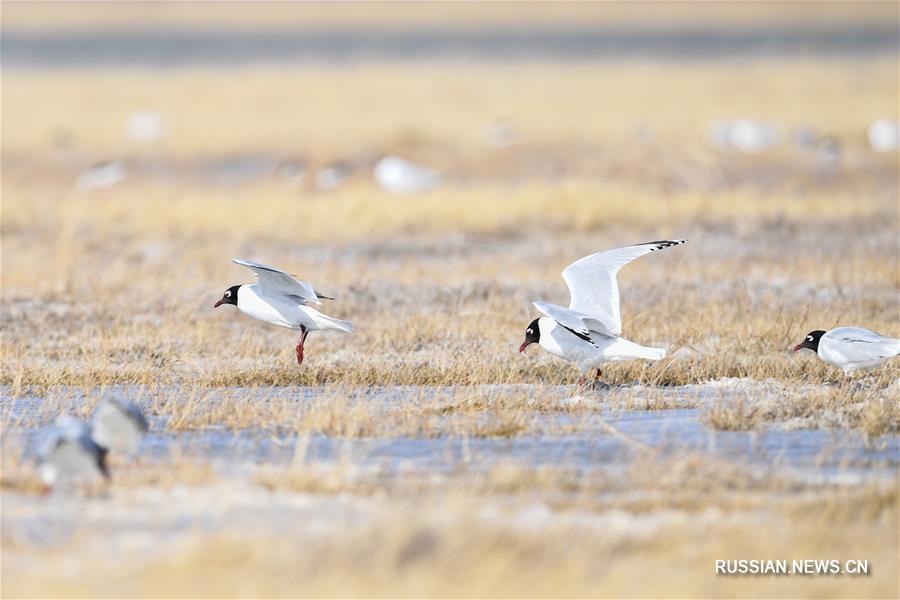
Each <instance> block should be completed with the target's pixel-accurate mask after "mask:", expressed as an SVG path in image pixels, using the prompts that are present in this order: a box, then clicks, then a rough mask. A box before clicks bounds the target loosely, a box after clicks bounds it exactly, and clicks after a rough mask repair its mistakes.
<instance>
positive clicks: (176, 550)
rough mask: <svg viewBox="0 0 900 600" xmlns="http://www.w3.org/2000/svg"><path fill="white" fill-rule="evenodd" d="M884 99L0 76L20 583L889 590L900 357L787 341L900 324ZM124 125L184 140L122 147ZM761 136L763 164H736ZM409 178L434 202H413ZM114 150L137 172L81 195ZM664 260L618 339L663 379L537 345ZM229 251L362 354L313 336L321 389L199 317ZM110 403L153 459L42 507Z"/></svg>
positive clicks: (622, 79) (99, 588)
mask: <svg viewBox="0 0 900 600" xmlns="http://www.w3.org/2000/svg"><path fill="white" fill-rule="evenodd" d="M831 10H837V9H831ZM879 10H885V9H883V7H882V8H880V9H879ZM838 12H839V11H838ZM895 12H896V11H895ZM114 13H115V11H113V12H112V13H110V14H113V16H114ZM11 14H13V13H11ZM110 18H112V17H110ZM186 18H187V17H186ZM273 18H274V17H273ZM323 18H324V17H323ZM366 18H367V19H370V22H374V23H381V21H379V20H378V19H375V18H374V17H373V16H372V15H368V16H367V17H366ZM894 18H896V16H895V17H894ZM372 19H374V21H371V20H372ZM188 21H190V19H188ZM751 21H752V19H751ZM713 22H716V23H717V21H713ZM23 23H25V24H28V23H29V21H28V20H27V19H26V20H24V21H23ZM830 23H831V22H830ZM32 25H33V23H32ZM831 25H834V23H831ZM110 26H111V25H110ZM378 26H383V24H381V25H378ZM6 27H7V24H6V23H5V24H4V34H6ZM73 27H75V26H74V25H73ZM26 29H27V28H26ZM76 29H77V28H76ZM31 31H32V32H33V31H34V27H32V28H31ZM13 56H15V54H13ZM896 73H897V59H896V55H895V54H883V53H880V52H877V51H871V50H867V51H866V52H865V53H863V55H861V56H860V55H857V54H854V53H852V52H849V53H847V55H843V54H840V53H837V54H836V55H833V54H829V55H828V56H827V57H826V56H819V55H817V54H815V53H812V54H804V55H801V56H792V57H790V58H789V59H783V60H778V61H773V60H771V57H766V56H757V57H754V56H740V57H737V58H734V57H732V58H728V57H724V58H718V59H716V60H707V59H700V58H697V57H687V58H683V59H681V60H674V59H654V58H648V57H641V58H640V60H637V59H633V60H630V61H622V60H617V59H611V58H607V57H602V56H601V57H587V58H581V59H579V60H560V59H558V58H556V59H553V60H537V59H533V58H531V59H529V60H512V61H504V60H496V61H491V60H482V61H479V62H476V63H471V62H466V61H462V60H455V59H442V60H424V61H405V60H398V61H395V62H387V61H384V60H376V61H365V60H363V61H358V62H350V63H348V64H338V66H335V64H322V63H321V62H319V61H312V62H309V63H305V62H300V63H298V64H264V65H255V64H244V65H241V66H240V67H237V68H224V67H222V66H218V67H217V66H210V65H193V64H188V65H176V66H174V67H167V68H146V66H141V67H140V68H129V67H127V65H126V66H122V65H116V64H113V65H111V66H106V67H104V68H100V67H97V66H96V65H86V66H81V67H78V66H76V67H75V68H72V67H71V66H70V68H68V69H66V70H62V69H60V68H58V67H55V66H53V65H49V66H47V65H43V66H41V65H38V66H34V65H32V64H20V65H17V64H15V63H13V64H12V65H11V68H10V66H9V65H8V64H7V63H6V62H5V63H4V72H3V91H2V94H3V106H2V110H3V134H2V153H3V162H2V181H0V191H2V201H3V204H2V222H0V234H2V250H3V252H2V257H0V260H2V290H0V317H2V346H0V357H2V372H0V385H2V388H0V393H2V404H0V407H2V411H0V423H2V438H0V444H2V491H0V494H2V525H3V527H2V554H3V560H2V582H3V583H2V585H3V594H2V595H3V596H4V597H26V596H29V597H36V596H40V597H49V596H62V597H99V596H107V597H124V596H143V597H147V596H180V597H185V596H190V597H201V596H207V597H220V596H244V597H246V596H258V597H285V596H296V595H306V596H372V595H379V596H501V595H502V596H544V597H546V596H643V597H648V596H673V595H677V596H691V597H723V596H770V597H775V596H785V597H787V596H791V597H796V596H814V597H822V596H831V597H850V596H852V597H895V596H897V594H898V592H900V591H898V588H897V585H898V584H897V581H898V577H897V575H898V571H897V564H898V545H900V541H898V534H897V532H898V527H900V523H898V501H900V499H898V485H900V480H898V476H897V469H898V466H900V383H898V380H900V361H894V362H892V363H888V364H887V365H886V366H885V367H884V368H882V369H880V370H877V371H874V372H873V373H871V374H868V375H867V376H863V377H856V378H855V379H854V380H853V381H848V380H847V379H846V378H845V377H844V375H843V374H842V373H841V372H840V371H838V370H836V369H833V368H831V367H829V366H828V365H825V364H823V363H821V362H820V361H818V359H817V358H816V357H815V356H814V355H813V354H812V353H808V352H806V353H796V354H795V353H793V352H791V351H790V350H791V348H792V347H793V345H794V344H796V343H798V342H799V341H800V340H801V339H802V338H803V336H804V335H805V334H806V333H807V332H808V331H810V330H813V329H819V328H821V329H828V328H831V327H834V326H837V325H861V326H865V327H868V328H871V329H874V330H876V331H879V332H881V333H883V334H885V335H890V336H893V337H897V336H900V329H898V323H900V248H898V239H900V209H898V190H897V179H898V174H900V173H898V171H900V169H898V164H897V153H896V151H895V152H887V153H884V152H876V151H874V150H873V149H872V148H871V147H870V146H869V144H868V142H867V139H866V128H867V127H868V126H869V124H870V123H871V122H872V121H874V120H876V119H878V118H883V117H885V116H888V117H890V116H891V115H896V106H897V103H898V96H897V94H898V87H897V77H896ZM136 111H152V112H153V113H154V114H158V115H163V120H164V122H165V124H166V125H165V128H164V133H161V134H160V137H159V139H157V140H156V141H153V142H150V143H146V142H144V143H142V142H138V141H135V140H134V139H132V138H129V137H128V134H127V128H126V127H125V124H126V123H127V122H128V120H129V116H130V115H132V114H133V113H135V112H136ZM744 116H748V117H752V118H754V119H758V120H760V121H762V122H766V123H771V124H773V126H775V127H776V128H777V130H778V132H779V135H778V140H777V142H776V143H774V144H773V145H772V147H770V148H767V149H766V150H765V151H764V152H759V153H753V154H747V153H741V152H737V151H733V150H732V151H729V150H723V149H721V148H717V147H715V146H713V145H712V144H711V141H710V137H709V134H710V128H711V127H712V126H713V124H714V123H715V122H717V121H719V120H723V119H733V118H737V117H744ZM498 131H499V132H501V133H502V134H503V135H499V134H498ZM498 135H499V139H498ZM833 140H837V141H838V144H837V146H835V145H834V144H833ZM835 148H837V150H836V151H835ZM386 154H397V155H400V156H403V157H405V158H407V159H410V160H414V161H416V162H418V163H420V164H424V165H427V166H428V167H430V168H432V169H435V170H437V171H439V172H440V173H441V174H442V176H443V183H442V185H441V186H440V187H439V188H437V189H436V190H433V191H429V192H425V193H421V194H414V195H405V196H404V195H401V196H397V195H391V194H388V193H387V192H385V191H383V190H381V189H380V188H379V187H378V186H377V185H376V183H375V182H374V181H373V179H372V176H371V168H372V165H373V164H374V163H375V161H376V160H377V159H378V157H380V156H383V155H386ZM101 161H119V162H120V163H121V165H122V173H123V174H124V175H123V176H122V177H121V180H119V181H116V182H115V183H114V184H112V185H108V186H101V185H83V183H84V181H85V179H84V178H83V174H84V172H85V170H86V169H88V168H90V167H91V166H92V165H96V164H97V163H99V162H101ZM336 161H340V162H341V163H343V164H346V165H349V166H350V168H351V169H350V172H351V175H350V177H349V178H348V179H347V181H346V182H345V183H344V184H343V185H341V186H339V187H337V188H336V189H333V190H324V189H320V186H317V184H316V173H317V171H318V170H319V169H320V168H321V167H324V166H326V165H328V164H331V163H334V162H336ZM288 167H289V168H288ZM79 182H81V183H79ZM670 237H678V238H687V239H688V240H689V242H688V244H686V245H684V246H680V247H678V248H674V249H671V250H667V251H666V252H661V253H658V254H655V255H653V256H650V257H646V258H643V259H641V260H639V261H637V262H635V263H633V264H631V265H629V266H628V267H627V268H626V269H625V270H623V271H622V272H621V274H620V277H619V281H620V285H621V289H622V315H623V325H624V334H625V336H626V337H629V338H630V339H633V340H634V341H636V342H639V343H642V344H645V345H661V346H666V347H668V349H669V356H668V357H667V358H666V359H665V360H663V361H661V362H659V363H655V364H649V363H641V362H635V363H631V364H623V365H611V366H609V367H608V368H605V369H604V371H605V375H606V380H607V381H608V382H609V383H610V384H611V385H612V388H611V389H610V390H607V391H585V390H581V389H579V388H577V387H576V386H575V385H574V384H575V381H576V379H577V377H578V373H577V371H576V370H575V369H574V368H573V367H570V366H568V365H565V364H563V363H561V362H559V361H557V360H555V359H553V358H552V357H550V356H548V355H546V354H544V353H542V352H540V351H538V350H537V349H535V348H531V349H530V350H529V351H528V352H526V353H525V354H523V355H522V354H518V353H517V352H516V349H517V346H518V344H519V342H520V341H521V338H522V336H523V332H524V329H525V327H526V326H527V324H528V323H529V322H530V321H531V319H533V318H535V317H536V316H537V314H536V312H535V311H534V310H533V309H532V308H531V306H530V302H531V301H532V300H538V299H545V300H548V301H552V302H557V303H565V301H566V298H567V292H566V288H565V284H564V282H563V281H562V278H561V277H560V272H561V270H562V269H563V268H564V267H565V266H566V265H567V264H568V263H569V262H571V261H572V260H574V259H575V258H578V257H580V256H583V255H585V254H588V253H591V252H594V251H598V250H601V249H606V248H613V247H617V246H620V245H626V244H630V243H635V242H642V241H648V240H655V239H664V238H670ZM233 257H245V258H251V259H255V260H258V261H261V262H264V263H267V264H271V265H274V266H278V267H281V268H284V269H287V270H289V271H291V272H294V273H297V274H298V275H299V276H301V277H302V278H304V279H306V280H309V281H311V282H313V283H314V284H315V285H316V287H317V288H319V289H321V290H322V291H323V292H326V293H328V294H329V295H333V296H335V298H336V299H335V300H334V301H333V302H329V303H328V304H327V306H326V312H328V314H331V315H333V316H335V317H338V318H342V319H349V320H351V321H353V322H354V324H355V326H356V328H357V332H356V334H355V335H353V336H341V335H323V334H313V335H311V336H310V338H309V340H308V342H307V347H306V350H307V352H306V362H304V364H303V366H302V367H298V366H297V365H296V363H295V362H294V349H293V348H294V344H295V343H296V335H295V334H294V332H290V331H287V330H282V329H277V328H271V327H267V326H265V325H262V324H260V323H257V322H254V321H251V320H250V319H249V318H247V317H243V316H241V315H239V314H237V313H236V311H233V310H231V309H230V308H220V309H217V310H213V309H212V304H213V303H214V302H215V301H216V300H217V299H218V298H219V297H221V294H222V292H223V291H224V290H225V289H226V288H227V287H229V286H230V285H233V284H237V283H248V282H250V281H251V278H252V276H250V274H249V273H248V272H246V270H245V269H242V268H241V267H238V266H235V265H233V264H231V263H230V259H231V258H233ZM109 396H124V397H127V398H129V399H132V400H134V401H135V402H137V403H138V404H139V405H140V406H141V407H142V408H143V409H144V411H145V412H146V413H147V414H148V416H149V418H150V421H151V429H150V434H149V436H148V437H147V439H146V440H145V442H144V446H143V452H142V454H141V456H140V457H139V458H137V459H136V460H129V459H126V458H122V457H117V458H115V459H114V460H113V465H112V471H113V481H112V483H111V485H109V486H108V487H103V488H99V489H91V490H83V491H82V492H81V493H75V494H52V495H50V496H41V495H40V491H41V486H40V484H39V482H38V480H37V477H36V473H35V471H34V469H33V465H32V464H31V460H32V457H33V454H32V453H33V450H32V447H33V441H34V439H35V435H36V432H37V431H38V430H39V429H40V428H41V427H43V426H45V425H47V424H48V423H50V422H51V421H52V420H53V418H54V417H55V416H56V415H58V414H64V413H69V414H75V415H78V416H84V417H86V416H88V415H89V414H90V412H91V410H92V408H93V407H94V406H95V405H96V403H97V402H99V401H100V400H101V399H103V398H105V397H109ZM725 558H728V559H734V558H764V559H769V558H771V559H795V558H796V559H805V558H818V559H823V558H836V559H841V560H847V559H863V560H868V561H869V564H870V566H871V573H870V575H868V576H865V577H851V576H848V575H842V576H838V577H817V578H811V577H789V578H776V577H765V578H747V577H744V578H733V577H721V576H719V577H717V576H716V575H715V572H714V562H715V560H716V559H725Z"/></svg>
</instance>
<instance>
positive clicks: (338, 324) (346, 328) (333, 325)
mask: <svg viewBox="0 0 900 600" xmlns="http://www.w3.org/2000/svg"><path fill="white" fill-rule="evenodd" d="M320 318H321V319H322V321H324V322H325V323H326V324H327V325H326V327H325V328H326V329H334V330H336V331H343V332H344V333H353V323H351V322H350V321H341V320H340V319H335V318H334V317H329V316H326V315H322V316H321V317H320Z"/></svg>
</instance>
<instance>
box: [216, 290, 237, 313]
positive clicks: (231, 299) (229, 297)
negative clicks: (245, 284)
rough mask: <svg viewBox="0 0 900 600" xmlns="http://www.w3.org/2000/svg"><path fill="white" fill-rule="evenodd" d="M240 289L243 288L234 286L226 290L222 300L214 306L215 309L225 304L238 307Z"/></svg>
mask: <svg viewBox="0 0 900 600" xmlns="http://www.w3.org/2000/svg"><path fill="white" fill-rule="evenodd" d="M239 287H241V286H239V285H233V286H231V287H230V288H228V289H227V290H225V293H224V294H222V299H221V300H219V301H218V302H216V303H215V304H214V305H213V308H219V307H220V306H222V305H223V304H234V305H235V306H237V292H238V288H239Z"/></svg>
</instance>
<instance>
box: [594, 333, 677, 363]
mask: <svg viewBox="0 0 900 600" xmlns="http://www.w3.org/2000/svg"><path fill="white" fill-rule="evenodd" d="M606 353H607V354H608V355H611V356H616V357H617V360H630V359H634V358H644V359H646V360H662V359H663V358H664V357H665V356H666V351H665V349H664V348H649V347H647V346H641V345H640V344H635V343H634V342H629V341H628V340H626V339H625V338H619V339H617V340H616V341H615V343H614V344H613V345H612V346H610V347H609V348H607V349H606Z"/></svg>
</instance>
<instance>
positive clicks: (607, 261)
mask: <svg viewBox="0 0 900 600" xmlns="http://www.w3.org/2000/svg"><path fill="white" fill-rule="evenodd" d="M686 241H687V240H661V241H658V242H647V243H644V244H638V245H636V246H626V247H624V248H616V249H614V250H606V251H604V252H598V253H596V254H591V255H590V256H585V257H584V258H581V259H579V260H576V261H575V262H573V263H572V264H571V265H569V266H568V267H566V269H565V270H564V271H563V272H562V276H563V279H564V280H565V281H566V285H568V286H569V294H570V295H571V301H570V302H569V308H570V309H571V310H573V311H575V312H577V313H581V314H583V315H587V316H588V317H590V318H592V319H595V320H596V321H598V322H600V323H602V325H603V327H604V329H605V331H607V332H609V333H610V334H611V335H619V334H620V333H622V317H621V314H620V312H619V284H618V282H617V281H616V274H618V272H619V269H621V268H622V267H624V266H625V265H627V264H628V263H630V262H631V261H633V260H634V259H636V258H640V257H641V256H644V255H645V254H650V253H651V252H656V251H657V250H662V249H663V248H668V247H669V246H677V245H678V244H683V243H685V242H686Z"/></svg>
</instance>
